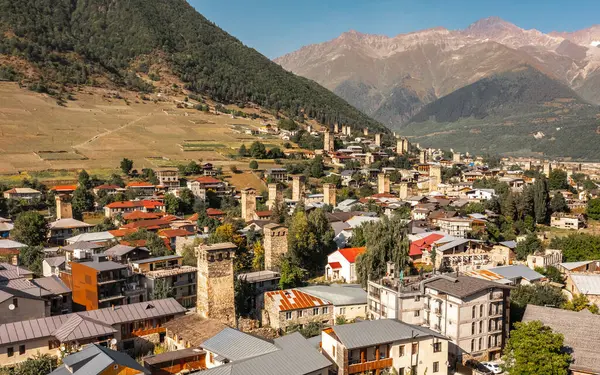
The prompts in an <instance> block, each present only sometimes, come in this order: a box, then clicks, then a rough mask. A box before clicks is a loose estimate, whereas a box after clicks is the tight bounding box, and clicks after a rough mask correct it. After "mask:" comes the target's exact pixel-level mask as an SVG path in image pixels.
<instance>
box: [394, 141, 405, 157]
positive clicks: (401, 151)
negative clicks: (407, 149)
mask: <svg viewBox="0 0 600 375" xmlns="http://www.w3.org/2000/svg"><path fill="white" fill-rule="evenodd" d="M396 153H397V154H398V155H404V138H398V139H397V140H396Z"/></svg>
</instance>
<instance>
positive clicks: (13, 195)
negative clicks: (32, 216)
mask: <svg viewBox="0 0 600 375" xmlns="http://www.w3.org/2000/svg"><path fill="white" fill-rule="evenodd" d="M2 195H3V196H4V198H5V199H11V200H25V201H31V200H36V199H38V200H39V199H42V193H41V192H40V191H38V190H35V189H32V188H12V189H10V190H6V191H5V192H4V193H2Z"/></svg>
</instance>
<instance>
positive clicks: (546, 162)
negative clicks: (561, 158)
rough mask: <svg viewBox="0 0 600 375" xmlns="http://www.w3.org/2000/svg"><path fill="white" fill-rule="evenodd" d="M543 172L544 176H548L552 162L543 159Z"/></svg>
mask: <svg viewBox="0 0 600 375" xmlns="http://www.w3.org/2000/svg"><path fill="white" fill-rule="evenodd" d="M543 172H544V175H545V176H546V177H550V172H552V164H551V163H550V162H549V161H548V160H544V171H543Z"/></svg>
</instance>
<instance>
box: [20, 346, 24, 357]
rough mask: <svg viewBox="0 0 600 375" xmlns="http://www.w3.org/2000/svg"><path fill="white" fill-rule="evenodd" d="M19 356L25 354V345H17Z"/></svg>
mask: <svg viewBox="0 0 600 375" xmlns="http://www.w3.org/2000/svg"><path fill="white" fill-rule="evenodd" d="M19 354H20V355H23V354H25V345H19Z"/></svg>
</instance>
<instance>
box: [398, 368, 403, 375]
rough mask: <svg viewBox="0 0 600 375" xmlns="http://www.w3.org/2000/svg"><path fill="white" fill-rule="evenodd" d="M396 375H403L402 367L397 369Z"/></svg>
mask: <svg viewBox="0 0 600 375" xmlns="http://www.w3.org/2000/svg"><path fill="white" fill-rule="evenodd" d="M398 375H404V367H400V368H399V369H398Z"/></svg>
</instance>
